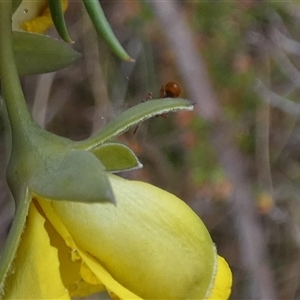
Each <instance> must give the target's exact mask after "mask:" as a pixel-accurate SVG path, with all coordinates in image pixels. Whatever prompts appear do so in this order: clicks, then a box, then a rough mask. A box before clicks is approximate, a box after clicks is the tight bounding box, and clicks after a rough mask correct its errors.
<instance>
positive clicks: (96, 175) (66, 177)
mask: <svg viewBox="0 0 300 300" xmlns="http://www.w3.org/2000/svg"><path fill="white" fill-rule="evenodd" d="M29 163H30V162H29ZM31 164H32V163H31ZM28 185H29V187H30V189H31V190H32V191H33V192H34V193H36V194H38V195H40V196H42V197H45V198H48V199H51V200H65V201H75V202H106V201H109V202H113V203H114V202H115V198H114V194H113V191H112V188H111V185H110V182H109V179H108V176H107V172H106V171H105V168H104V166H103V164H102V163H101V162H100V160H99V159H97V157H95V156H94V155H93V154H92V153H90V152H86V151H78V150H70V151H68V152H65V153H62V154H61V155H53V157H48V159H46V160H45V163H41V161H39V164H38V165H37V166H36V169H35V170H32V171H31V172H30V174H29V178H28Z"/></svg>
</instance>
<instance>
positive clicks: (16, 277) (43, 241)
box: [4, 205, 70, 299]
mask: <svg viewBox="0 0 300 300" xmlns="http://www.w3.org/2000/svg"><path fill="white" fill-rule="evenodd" d="M45 226H46V225H45V218H44V217H43V216H42V215H41V214H40V213H39V212H38V211H37V209H36V207H35V206H34V205H31V207H30V210H29V215H28V219H27V222H26V228H25V231H24V233H23V235H22V238H21V243H20V246H19V248H18V250H17V255H16V258H15V260H14V262H13V266H12V268H11V272H10V274H9V276H8V278H7V281H6V284H5V295H4V299H50V297H51V299H70V297H69V294H68V292H67V291H66V289H65V286H64V285H63V282H62V279H61V275H60V265H59V260H58V250H57V249H56V248H55V247H53V246H52V245H51V241H50V238H49V235H48V232H47V231H46V230H45ZM52 230H53V229H52Z"/></svg>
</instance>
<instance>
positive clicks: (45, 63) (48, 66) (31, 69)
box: [13, 31, 81, 75]
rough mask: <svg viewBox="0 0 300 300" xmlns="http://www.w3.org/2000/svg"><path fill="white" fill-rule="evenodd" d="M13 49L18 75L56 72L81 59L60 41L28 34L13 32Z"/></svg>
mask: <svg viewBox="0 0 300 300" xmlns="http://www.w3.org/2000/svg"><path fill="white" fill-rule="evenodd" d="M13 47H14V54H15V58H16V63H17V67H18V72H19V74H20V75H30V74H40V73H47V72H53V71H57V70H60V69H63V68H65V67H67V66H69V65H70V64H72V63H73V62H75V61H76V60H78V59H79V58H80V57H81V54H80V53H78V52H76V51H75V50H73V49H72V48H71V47H70V46H68V45H66V44H65V43H63V42H61V41H58V40H56V39H53V38H51V37H49V36H45V35H41V34H34V33H28V32H18V31H14V32H13Z"/></svg>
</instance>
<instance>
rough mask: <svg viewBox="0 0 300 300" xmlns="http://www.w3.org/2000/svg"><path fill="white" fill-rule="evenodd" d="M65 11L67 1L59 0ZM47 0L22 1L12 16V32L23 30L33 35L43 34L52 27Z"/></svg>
mask: <svg viewBox="0 0 300 300" xmlns="http://www.w3.org/2000/svg"><path fill="white" fill-rule="evenodd" d="M61 2H62V8H63V10H64V11H65V10H66V9H67V7H68V1H67V0H61ZM47 3H48V1H47V0H39V1H32V0H23V1H22V3H21V4H20V6H19V7H18V8H17V10H16V11H15V13H14V14H13V18H12V20H13V25H12V26H13V30H21V29H23V30H25V31H28V32H33V33H44V32H45V31H46V30H47V29H49V28H50V27H51V26H53V21H52V18H51V13H50V9H49V7H48V5H47Z"/></svg>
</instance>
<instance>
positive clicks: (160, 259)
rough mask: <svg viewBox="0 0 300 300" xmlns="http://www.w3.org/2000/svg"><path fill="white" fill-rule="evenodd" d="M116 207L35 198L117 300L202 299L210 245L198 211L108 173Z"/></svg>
mask: <svg viewBox="0 0 300 300" xmlns="http://www.w3.org/2000/svg"><path fill="white" fill-rule="evenodd" d="M110 180H111V184H112V187H113V190H114V193H115V196H116V199H117V205H116V206H114V205H112V204H83V203H70V202H58V201H56V202H54V201H53V202H50V201H46V200H42V199H39V202H40V204H41V206H42V208H43V210H44V212H45V214H46V215H47V217H48V218H49V220H50V222H51V223H52V224H53V226H54V227H55V228H56V230H57V231H58V232H59V233H60V235H61V236H62V237H63V238H64V240H65V241H66V243H67V244H68V246H69V247H71V248H72V249H73V248H74V249H76V251H78V253H79V255H80V257H81V258H82V259H83V261H84V262H85V264H86V265H87V266H88V267H89V268H90V270H91V271H92V272H93V273H94V274H95V275H96V276H97V277H98V279H99V280H100V281H101V282H102V283H103V284H104V285H105V286H106V288H107V289H108V290H109V291H111V292H113V293H114V294H116V295H117V296H118V297H119V298H121V299H129V298H132V299H137V298H138V297H140V298H145V299H153V298H156V299H204V297H205V295H206V293H207V290H208V288H209V286H210V283H211V280H212V278H213V273H214V268H215V263H216V262H215V250H214V245H213V243H212V241H211V238H210V236H209V234H208V232H207V230H206V228H205V226H204V225H203V223H202V222H201V220H200V219H199V218H198V216H197V215H196V214H195V213H194V212H193V211H192V210H191V209H190V208H189V207H188V206H187V205H186V204H185V203H183V202H182V201H181V200H179V199H178V198H176V197H175V196H173V195H171V194H169V193H167V192H165V191H163V190H160V189H158V188H156V187H154V186H151V185H149V184H146V183H142V182H133V181H128V180H124V179H121V178H119V177H117V176H110Z"/></svg>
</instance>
